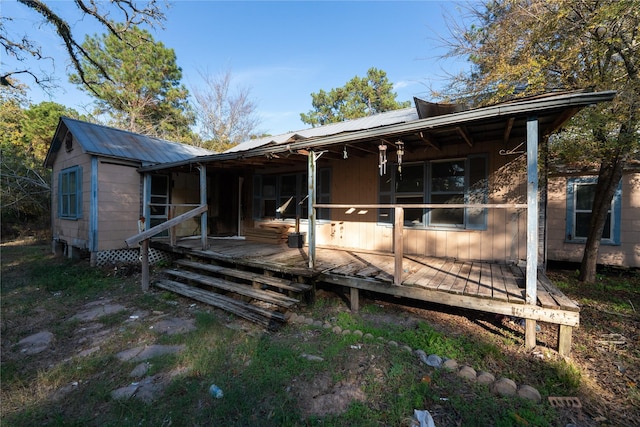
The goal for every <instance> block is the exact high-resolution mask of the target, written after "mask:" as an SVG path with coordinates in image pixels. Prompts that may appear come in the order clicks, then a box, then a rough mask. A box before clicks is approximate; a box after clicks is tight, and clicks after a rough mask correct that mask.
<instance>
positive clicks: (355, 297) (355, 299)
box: [350, 288, 360, 313]
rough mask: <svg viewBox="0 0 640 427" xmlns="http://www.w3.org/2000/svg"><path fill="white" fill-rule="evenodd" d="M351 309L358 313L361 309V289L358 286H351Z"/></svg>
mask: <svg viewBox="0 0 640 427" xmlns="http://www.w3.org/2000/svg"><path fill="white" fill-rule="evenodd" d="M350 294H351V295H350V297H351V298H350V303H351V311H353V312H354V313H357V312H358V311H359V310H360V290H359V289H358V288H350Z"/></svg>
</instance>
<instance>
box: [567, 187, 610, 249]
mask: <svg viewBox="0 0 640 427" xmlns="http://www.w3.org/2000/svg"><path fill="white" fill-rule="evenodd" d="M596 181H597V179H596V178H571V179H569V180H568V181H567V233H566V240H567V241H568V242H572V243H584V242H585V241H586V240H587V236H588V235H589V222H590V221H591V212H592V211H591V208H592V206H593V199H594V196H595V190H596ZM621 193H622V188H621V184H618V188H617V190H616V193H615V194H614V196H613V200H612V201H611V207H610V208H609V212H608V214H607V221H606V223H605V225H604V230H602V238H601V243H603V244H610V245H619V244H620V215H621V207H620V204H621Z"/></svg>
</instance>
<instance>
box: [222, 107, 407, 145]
mask: <svg viewBox="0 0 640 427" xmlns="http://www.w3.org/2000/svg"><path fill="white" fill-rule="evenodd" d="M418 119H419V117H418V113H417V111H416V109H415V108H402V109H400V110H393V111H387V112H384V113H380V114H375V115H373V116H367V117H363V118H360V119H353V120H346V121H344V122H340V123H331V124H328V125H324V126H319V127H314V128H309V129H303V130H299V131H295V132H287V133H283V134H280V135H275V136H265V137H263V138H257V139H251V140H249V141H245V142H241V143H240V144H238V145H236V146H234V147H232V148H230V149H228V150H227V151H225V153H236V152H240V151H247V150H252V149H254V148H258V147H265V146H270V145H274V146H277V145H281V144H290V143H292V142H298V141H302V140H305V139H310V138H322V137H325V136H330V135H337V134H340V133H346V132H355V131H359V130H364V129H375V128H378V127H381V126H388V125H395V124H399V123H406V122H411V121H414V120H418Z"/></svg>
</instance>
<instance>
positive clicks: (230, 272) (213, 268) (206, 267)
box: [175, 259, 312, 292]
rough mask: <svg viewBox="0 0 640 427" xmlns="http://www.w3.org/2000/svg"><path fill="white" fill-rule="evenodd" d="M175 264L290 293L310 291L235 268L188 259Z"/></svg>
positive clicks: (277, 278)
mask: <svg viewBox="0 0 640 427" xmlns="http://www.w3.org/2000/svg"><path fill="white" fill-rule="evenodd" d="M175 264H177V265H181V266H185V267H190V268H195V269H198V270H202V271H206V272H209V273H218V274H222V275H225V276H230V277H237V278H239V279H244V280H248V281H250V282H258V283H262V284H265V285H268V286H273V287H275V288H280V289H284V290H287V291H291V292H308V291H310V290H311V289H312V286H311V285H308V284H306V283H297V282H292V281H291V280H286V279H281V278H279V277H273V276H265V275H264V274H258V273H252V272H250V271H243V270H237V269H235V268H228V267H222V266H219V265H214V264H206V263H201V262H197V261H191V260H188V259H179V260H176V261H175Z"/></svg>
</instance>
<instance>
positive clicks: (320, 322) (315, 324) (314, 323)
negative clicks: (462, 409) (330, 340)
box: [313, 320, 322, 328]
mask: <svg viewBox="0 0 640 427" xmlns="http://www.w3.org/2000/svg"><path fill="white" fill-rule="evenodd" d="M313 326H315V327H317V328H321V327H322V320H316V321H315V322H313Z"/></svg>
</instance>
